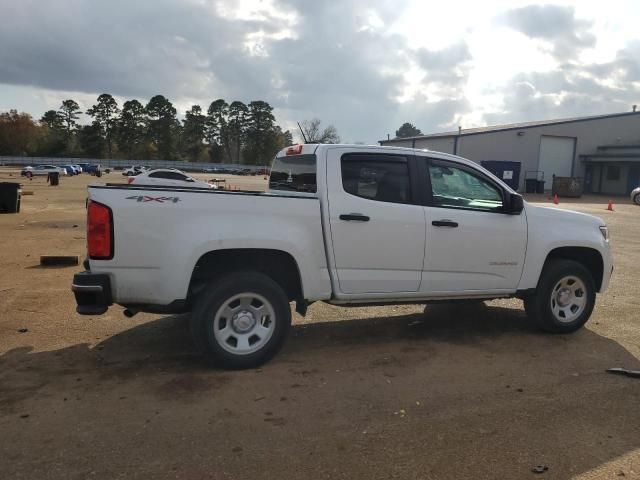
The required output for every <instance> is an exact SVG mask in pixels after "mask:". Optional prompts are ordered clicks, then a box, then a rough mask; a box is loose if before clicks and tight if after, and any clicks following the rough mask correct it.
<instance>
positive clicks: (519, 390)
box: [516, 388, 524, 393]
mask: <svg viewBox="0 0 640 480" xmlns="http://www.w3.org/2000/svg"><path fill="white" fill-rule="evenodd" d="M516 391H517V392H520V393H522V392H524V390H523V389H521V388H518V389H517V390H516Z"/></svg>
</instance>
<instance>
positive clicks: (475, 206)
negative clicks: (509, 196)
mask: <svg viewBox="0 0 640 480" xmlns="http://www.w3.org/2000/svg"><path fill="white" fill-rule="evenodd" d="M429 176H430V177H431V190H432V193H433V205H434V206H438V207H451V208H466V209H472V210H486V211H496V210H500V209H501V208H502V206H503V204H502V193H501V191H500V190H499V189H498V188H497V187H496V186H495V185H493V184H492V183H490V182H489V181H488V180H485V179H483V178H481V177H479V176H477V175H474V174H472V173H470V172H468V171H466V170H465V169H462V168H458V167H455V166H452V165H450V164H444V163H439V162H434V163H433V164H432V165H430V166H429Z"/></svg>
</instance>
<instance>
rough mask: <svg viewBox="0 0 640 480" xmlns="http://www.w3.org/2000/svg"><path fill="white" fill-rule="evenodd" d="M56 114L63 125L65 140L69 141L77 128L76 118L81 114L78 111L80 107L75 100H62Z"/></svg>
mask: <svg viewBox="0 0 640 480" xmlns="http://www.w3.org/2000/svg"><path fill="white" fill-rule="evenodd" d="M58 113H59V114H60V117H61V119H62V123H63V124H64V127H65V132H66V135H67V140H69V139H70V138H71V135H72V134H73V132H74V130H75V129H76V128H77V127H78V118H79V116H80V114H81V113H82V112H81V111H80V105H78V104H77V103H76V101H75V100H64V101H63V102H62V105H61V106H60V109H59V110H58Z"/></svg>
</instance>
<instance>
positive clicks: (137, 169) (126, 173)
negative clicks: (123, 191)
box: [122, 165, 149, 177]
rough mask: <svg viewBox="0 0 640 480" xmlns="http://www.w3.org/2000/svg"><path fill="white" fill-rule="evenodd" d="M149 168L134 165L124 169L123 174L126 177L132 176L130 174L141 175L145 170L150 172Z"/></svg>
mask: <svg viewBox="0 0 640 480" xmlns="http://www.w3.org/2000/svg"><path fill="white" fill-rule="evenodd" d="M148 171H149V169H148V168H147V167H142V166H137V165H136V166H134V167H127V168H125V169H124V170H123V171H122V175H124V176H125V177H130V176H135V175H140V174H141V173H144V172H148Z"/></svg>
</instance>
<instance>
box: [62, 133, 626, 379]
mask: <svg viewBox="0 0 640 480" xmlns="http://www.w3.org/2000/svg"><path fill="white" fill-rule="evenodd" d="M87 209H88V219H87V243H88V259H87V260H86V261H85V269H86V271H85V272H82V273H78V274H76V275H75V276H74V279H73V285H72V290H73V291H74V292H75V296H76V302H77V305H78V307H77V311H78V312H79V313H82V314H88V315H96V314H102V313H104V312H105V311H106V310H107V308H108V307H109V306H110V305H112V304H114V303H117V304H120V305H122V306H124V307H125V308H126V310H125V312H124V313H125V314H126V315H128V316H130V315H133V314H135V313H136V312H138V311H145V312H154V313H177V312H187V311H190V312H191V326H192V332H193V338H194V341H195V343H196V345H197V346H198V347H199V349H200V350H201V351H202V352H203V354H204V355H205V356H206V357H207V358H208V359H210V360H212V361H214V362H216V363H218V364H222V365H223V366H226V367H229V368H245V367H253V366H256V365H259V364H261V363H263V362H265V361H266V360H267V359H269V358H270V357H271V356H272V355H273V354H274V353H275V352H276V351H277V350H278V349H279V348H280V347H281V346H282V344H283V341H284V340H285V338H286V336H287V332H288V331H289V329H290V325H291V309H290V305H289V304H290V302H296V310H297V311H298V312H300V313H301V314H304V313H305V311H306V307H307V305H308V304H309V303H311V302H315V301H319V300H322V301H325V302H329V303H332V304H337V305H347V304H352V305H353V304H359V305H363V304H368V305H375V304H399V303H428V302H432V301H454V300H455V301H460V300H471V301H482V300H485V299H493V298H503V297H518V298H521V299H523V300H524V306H525V309H526V312H527V314H528V315H529V316H530V317H531V318H532V320H533V321H535V322H536V323H537V324H538V325H539V326H540V327H541V328H542V329H544V330H546V331H549V332H557V333H567V332H573V331H575V330H577V329H578V328H580V327H581V326H582V325H584V323H585V322H586V321H587V320H588V318H589V316H590V315H591V312H592V310H593V307H594V303H595V298H596V292H602V291H604V290H605V289H606V288H607V285H608V283H609V278H610V276H611V273H612V271H613V264H612V263H613V262H612V257H611V253H610V249H609V234H608V230H607V227H606V226H605V224H604V222H603V221H602V220H600V219H598V218H596V217H593V216H590V215H585V214H581V213H576V212H570V211H563V210H559V209H557V208H543V207H539V206H534V205H531V204H529V203H526V202H524V201H523V199H522V197H521V196H520V195H519V194H517V193H516V192H514V191H513V190H511V189H510V188H509V187H508V186H507V185H505V184H504V183H503V182H502V181H500V180H499V179H498V178H496V177H495V176H493V175H492V174H491V173H490V172H488V171H487V170H485V169H483V168H482V167H480V166H479V165H477V164H475V163H473V162H471V161H469V160H465V159H463V158H460V157H456V156H453V155H448V154H444V153H437V152H432V151H427V150H415V149H409V148H394V147H376V146H359V145H297V146H293V147H289V148H286V149H284V150H282V151H281V152H279V153H278V155H277V156H276V158H275V160H274V162H273V167H272V169H271V176H270V179H269V189H268V191H267V192H266V193H258V192H229V191H222V190H212V189H208V188H203V189H199V188H184V187H160V186H145V185H136V184H133V185H117V184H107V185H92V186H90V187H89V200H88V208H87Z"/></svg>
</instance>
